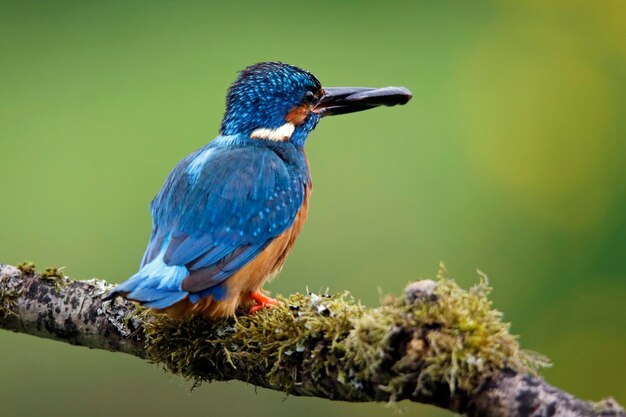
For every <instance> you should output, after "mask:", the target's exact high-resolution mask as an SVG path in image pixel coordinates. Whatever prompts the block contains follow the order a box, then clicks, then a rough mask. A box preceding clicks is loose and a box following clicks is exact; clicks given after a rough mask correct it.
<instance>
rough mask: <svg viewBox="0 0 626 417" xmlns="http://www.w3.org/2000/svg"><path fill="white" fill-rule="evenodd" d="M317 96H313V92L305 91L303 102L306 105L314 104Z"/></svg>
mask: <svg viewBox="0 0 626 417" xmlns="http://www.w3.org/2000/svg"><path fill="white" fill-rule="evenodd" d="M317 100H318V99H317V96H316V95H315V93H314V92H313V91H310V90H309V91H307V92H306V93H305V94H304V102H305V103H307V104H313V103H315V102H317Z"/></svg>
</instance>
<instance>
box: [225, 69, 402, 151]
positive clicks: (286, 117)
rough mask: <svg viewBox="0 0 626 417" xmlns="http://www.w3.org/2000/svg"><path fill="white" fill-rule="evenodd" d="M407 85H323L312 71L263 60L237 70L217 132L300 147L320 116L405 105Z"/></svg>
mask: <svg viewBox="0 0 626 417" xmlns="http://www.w3.org/2000/svg"><path fill="white" fill-rule="evenodd" d="M410 99H411V93H410V92H409V91H408V90H407V89H406V88H401V87H386V88H364V87H336V88H322V85H321V84H320V82H319V80H318V79H317V78H316V77H315V76H314V75H313V74H311V73H309V72H307V71H305V70H303V69H301V68H298V67H295V66H293V65H288V64H283V63H279V62H262V63H259V64H255V65H251V66H249V67H248V68H246V69H244V70H243V71H241V73H240V74H239V77H238V78H237V80H236V81H235V82H234V83H233V84H232V85H231V87H230V88H229V90H228V95H227V97H226V112H225V114H224V119H223V120H222V126H221V129H220V132H221V133H222V134H223V135H236V134H243V135H247V136H248V137H250V138H252V139H265V140H273V141H291V142H292V143H294V144H295V145H296V146H303V145H304V142H305V140H306V137H307V136H308V134H309V133H310V132H311V131H312V130H313V129H314V128H315V126H316V125H317V123H318V122H319V120H320V118H322V117H323V116H328V115H333V114H344V113H351V112H355V111H361V110H367V109H371V108H374V107H378V106H381V105H385V106H393V105H396V104H405V103H406V102H408V101H409V100H410Z"/></svg>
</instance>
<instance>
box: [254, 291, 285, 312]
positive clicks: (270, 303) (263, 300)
mask: <svg viewBox="0 0 626 417" xmlns="http://www.w3.org/2000/svg"><path fill="white" fill-rule="evenodd" d="M248 296H249V297H250V298H251V299H252V300H254V302H256V305H253V306H252V307H250V309H249V310H248V314H254V313H257V312H259V311H260V310H262V309H264V308H270V307H277V306H279V305H280V302H279V301H278V300H276V299H275V298H271V297H268V296H267V295H265V294H263V293H262V292H261V291H252V292H250V294H249V295H248Z"/></svg>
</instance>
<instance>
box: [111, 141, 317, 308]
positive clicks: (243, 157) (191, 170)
mask: <svg viewBox="0 0 626 417" xmlns="http://www.w3.org/2000/svg"><path fill="white" fill-rule="evenodd" d="M307 181H308V174H306V173H303V172H302V170H298V169H294V168H293V167H292V166H290V165H289V164H288V163H286V162H285V161H284V160H283V159H281V157H280V156H279V155H278V154H277V153H275V152H274V151H272V150H271V149H268V148H267V147H265V146H250V145H248V146H238V147H233V146H228V147H227V146H221V147H220V146H212V145H208V146H206V147H204V148H202V149H200V150H199V151H197V152H195V153H193V154H191V155H189V156H188V157H187V158H185V159H184V160H183V161H181V162H180V163H179V164H178V165H177V166H176V168H175V169H174V170H173V171H172V172H171V173H170V175H169V177H168V179H167V181H166V183H165V185H164V186H163V188H162V189H161V191H160V192H159V194H157V196H156V197H155V199H154V201H153V202H152V205H151V211H152V216H153V231H152V235H151V239H150V243H149V245H148V248H147V249H146V252H145V255H144V259H143V261H142V268H141V269H140V271H139V272H138V273H137V274H136V275H135V276H134V277H131V278H130V279H129V280H128V281H126V282H125V283H123V284H121V285H120V287H118V289H116V291H117V292H130V293H129V294H128V297H129V298H131V299H135V300H139V301H148V303H147V305H148V306H151V307H155V306H156V307H155V308H163V307H164V306H167V305H164V304H168V305H171V304H173V302H172V300H174V302H175V301H178V299H177V296H176V294H179V293H181V292H182V293H184V294H185V295H186V294H187V293H189V292H191V293H198V292H202V291H205V290H207V289H210V288H212V287H214V286H217V285H218V284H220V283H222V282H223V281H224V280H226V279H227V278H228V277H230V276H231V275H233V274H234V273H235V272H236V271H238V270H239V269H240V268H242V267H243V266H245V265H246V264H247V263H248V262H250V261H251V260H252V259H254V258H255V257H256V256H257V255H258V254H259V253H260V252H261V251H262V250H263V249H264V248H265V247H266V246H267V245H268V244H269V243H270V242H271V241H272V240H273V239H274V238H275V237H276V236H278V235H280V234H281V233H282V232H283V231H285V230H286V229H287V228H288V227H289V226H291V225H292V223H293V221H294V219H295V217H296V214H297V213H298V210H299V209H300V207H301V206H302V203H303V201H304V194H305V186H306V183H307ZM155 265H156V266H159V268H160V269H159V270H158V271H157V272H155ZM181 268H182V269H181ZM157 269H158V268H157ZM161 270H169V272H162V271H161ZM142 271H145V273H142ZM141 276H143V278H142V277H141ZM153 277H154V278H153ZM156 277H158V278H156ZM131 281H134V284H132V285H131V284H130V282H131ZM183 281H185V285H183ZM127 283H129V284H128V285H126V287H125V284H127ZM183 287H184V288H185V289H184V290H183ZM182 298H184V296H183V297H181V298H180V299H182Z"/></svg>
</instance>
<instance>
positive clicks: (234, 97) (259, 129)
mask: <svg viewBox="0 0 626 417" xmlns="http://www.w3.org/2000/svg"><path fill="white" fill-rule="evenodd" d="M410 99H411V93H410V91H409V90H407V89H406V88H403V87H385V88H364V87H337V88H322V86H321V84H320V82H319V80H318V79H317V78H316V77H315V76H314V75H313V74H311V73H310V72H308V71H305V70H303V69H301V68H298V67H296V66H293V65H288V64H285V63H280V62H262V63H258V64H254V65H251V66H249V67H247V68H245V69H244V70H243V71H241V72H240V73H239V76H238V77H237V79H236V80H235V82H234V83H233V84H232V85H231V86H230V88H229V89H228V93H227V97H226V111H225V113H224V117H223V119H222V123H221V127H220V131H219V133H220V134H219V135H218V136H217V137H216V138H215V139H213V140H212V141H211V142H209V144H207V145H205V146H204V147H202V148H200V149H198V150H197V151H195V152H193V153H191V154H190V155H188V156H187V157H185V158H184V159H183V160H182V161H180V162H179V163H178V164H177V165H176V167H175V168H174V169H173V170H172V171H171V172H170V174H169V175H168V177H167V179H166V181H165V184H164V185H163V187H162V188H161V190H160V191H159V192H158V194H157V195H156V197H155V198H154V200H153V201H152V204H151V205H150V211H151V214H152V233H151V235H150V241H149V243H148V247H147V249H146V251H145V254H144V256H143V259H142V261H141V265H140V268H139V271H138V272H137V273H136V274H134V275H133V276H131V277H130V278H128V279H127V280H126V281H125V282H123V283H122V284H120V285H118V286H117V287H116V288H114V289H113V290H112V291H111V292H110V293H109V294H108V295H107V296H106V297H105V300H108V299H112V298H114V297H116V296H118V295H119V296H122V297H124V298H126V299H129V300H134V301H137V302H139V303H140V304H142V305H144V306H146V307H149V308H151V309H154V310H156V311H158V312H163V313H165V314H167V315H168V316H170V317H173V318H181V317H185V316H188V315H195V314H200V315H202V316H204V317H206V318H210V319H215V318H220V317H227V316H232V315H234V314H235V312H236V311H237V310H238V309H243V310H244V311H245V310H247V311H248V312H249V313H255V312H257V311H259V310H260V309H263V308H268V307H271V306H275V305H278V301H277V300H275V299H273V298H270V297H269V296H268V295H266V293H265V292H264V290H263V284H264V283H266V282H267V281H269V280H271V279H272V278H274V277H275V276H276V275H277V274H278V273H279V272H280V270H281V268H282V266H283V264H284V263H285V259H286V258H287V256H288V255H289V253H290V252H291V250H292V248H293V245H294V242H295V240H296V237H297V236H298V234H299V233H300V231H301V230H302V226H303V225H304V222H305V220H306V218H307V213H308V209H309V198H310V196H311V189H312V183H311V174H310V171H309V164H308V162H307V157H306V155H305V152H304V145H305V142H306V140H307V137H308V136H309V134H310V133H311V131H312V130H313V129H314V128H315V127H316V126H317V123H318V122H319V121H320V119H321V118H322V117H325V116H330V115H337V114H345V113H351V112H357V111H361V110H367V109H371V108H374V107H378V106H383V105H384V106H393V105H397V104H405V103H407V102H408V101H409V100H410Z"/></svg>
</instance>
